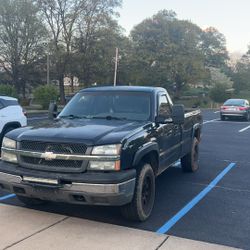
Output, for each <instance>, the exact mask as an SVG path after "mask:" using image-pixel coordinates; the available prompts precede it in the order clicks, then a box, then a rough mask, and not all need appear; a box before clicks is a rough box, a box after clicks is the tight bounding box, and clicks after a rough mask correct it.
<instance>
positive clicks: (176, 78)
mask: <svg viewBox="0 0 250 250" xmlns="http://www.w3.org/2000/svg"><path fill="white" fill-rule="evenodd" d="M201 34H202V30H201V29H200V28H199V27H198V26H197V25H195V24H193V23H191V22H189V21H182V20H178V19H177V17H176V14H175V13H174V12H173V11H167V10H163V11H160V12H159V13H158V14H156V15H155V16H153V17H152V18H149V19H146V20H144V21H143V22H142V23H140V24H139V25H137V26H136V27H135V28H134V29H133V31H132V32H131V39H132V43H133V52H132V54H133V56H132V58H131V65H132V72H131V79H132V81H133V82H134V83H135V84H142V85H160V86H164V87H169V88H170V87H172V85H173V84H175V87H176V88H175V89H176V93H177V96H178V95H179V92H180V90H181V88H182V87H183V86H184V85H186V84H188V83H195V82H197V81H202V80H205V79H206V78H207V77H208V76H209V75H208V74H207V70H206V69H205V66H204V58H203V55H202V53H201V51H200V49H199V44H200V42H201Z"/></svg>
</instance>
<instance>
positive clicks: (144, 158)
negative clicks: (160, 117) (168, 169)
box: [133, 142, 159, 175]
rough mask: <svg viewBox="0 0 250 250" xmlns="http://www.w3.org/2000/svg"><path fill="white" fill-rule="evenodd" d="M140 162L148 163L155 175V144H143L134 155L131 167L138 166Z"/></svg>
mask: <svg viewBox="0 0 250 250" xmlns="http://www.w3.org/2000/svg"><path fill="white" fill-rule="evenodd" d="M140 162H145V163H149V164H150V165H151V167H152V168H153V171H154V174H155V175H157V173H158V168H159V147H158V144H157V143H151V142H150V143H146V144H144V145H143V146H142V147H141V148H140V149H139V150H138V151H137V152H136V154H135V156H134V160H133V166H135V167H136V166H139V163H140Z"/></svg>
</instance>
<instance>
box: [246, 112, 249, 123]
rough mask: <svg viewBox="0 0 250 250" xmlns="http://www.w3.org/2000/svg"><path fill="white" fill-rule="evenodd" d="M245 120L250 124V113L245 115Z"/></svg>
mask: <svg viewBox="0 0 250 250" xmlns="http://www.w3.org/2000/svg"><path fill="white" fill-rule="evenodd" d="M245 120H246V121H247V122H248V121H249V120H250V113H249V112H247V114H246V115H245Z"/></svg>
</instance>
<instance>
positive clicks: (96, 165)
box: [89, 161, 120, 171]
mask: <svg viewBox="0 0 250 250" xmlns="http://www.w3.org/2000/svg"><path fill="white" fill-rule="evenodd" d="M89 169H90V170H102V171H118V170H120V161H90V162H89Z"/></svg>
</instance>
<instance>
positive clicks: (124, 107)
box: [59, 91, 151, 121]
mask: <svg viewBox="0 0 250 250" xmlns="http://www.w3.org/2000/svg"><path fill="white" fill-rule="evenodd" d="M150 106H151V102H150V94H149V93H139V92H105V91H102V92H101V91H100V92H94V91H93V92H82V93H78V94H77V95H76V96H75V97H74V98H73V99H72V100H71V101H70V102H69V103H68V104H67V105H66V106H65V108H64V109H63V111H62V112H61V113H60V115H59V117H60V118H63V117H69V118H89V119H98V118H99V119H124V120H137V121H146V120H149V119H150V114H151V111H150V110H151V108H150Z"/></svg>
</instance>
